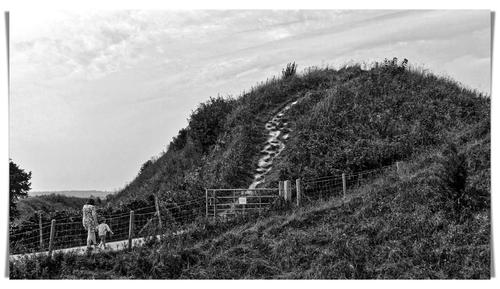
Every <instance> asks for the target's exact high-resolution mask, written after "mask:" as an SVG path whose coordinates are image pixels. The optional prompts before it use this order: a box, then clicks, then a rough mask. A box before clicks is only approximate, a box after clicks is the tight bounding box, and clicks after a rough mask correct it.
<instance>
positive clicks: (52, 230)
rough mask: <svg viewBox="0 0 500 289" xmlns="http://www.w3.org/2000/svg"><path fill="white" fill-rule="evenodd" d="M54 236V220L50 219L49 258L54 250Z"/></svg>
mask: <svg viewBox="0 0 500 289" xmlns="http://www.w3.org/2000/svg"><path fill="white" fill-rule="evenodd" d="M55 234H56V220H54V219H52V222H51V224H50V240H49V256H52V250H53V249H54V235H55Z"/></svg>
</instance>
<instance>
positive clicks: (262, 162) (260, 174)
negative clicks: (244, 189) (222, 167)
mask: <svg viewBox="0 0 500 289" xmlns="http://www.w3.org/2000/svg"><path fill="white" fill-rule="evenodd" d="M297 102H298V100H296V101H294V102H292V103H289V104H287V105H286V106H285V107H284V108H283V109H281V110H280V111H279V112H278V113H277V114H276V115H275V116H274V117H273V118H272V119H271V120H270V121H268V122H266V124H265V126H264V127H265V129H266V130H267V131H268V136H267V140H266V142H265V146H264V149H263V150H261V151H260V152H261V154H262V155H261V157H260V159H259V163H258V165H257V169H256V171H255V174H254V179H253V182H252V183H251V184H250V186H249V187H248V188H249V189H255V188H256V187H257V186H258V185H260V184H262V183H263V182H264V181H265V180H266V179H265V178H266V174H267V173H269V171H271V169H272V168H273V161H274V159H275V158H276V157H277V156H278V155H279V154H280V153H281V152H282V151H283V150H284V149H285V141H286V140H287V139H288V137H289V135H290V132H291V129H290V125H289V123H288V117H287V116H286V113H287V111H288V110H289V109H290V108H291V107H292V106H294V105H295V104H297Z"/></svg>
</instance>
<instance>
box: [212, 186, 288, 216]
mask: <svg viewBox="0 0 500 289" xmlns="http://www.w3.org/2000/svg"><path fill="white" fill-rule="evenodd" d="M278 196H279V191H278V188H260V189H206V192H205V201H206V208H205V213H206V216H207V217H209V218H210V217H212V218H215V217H227V216H235V215H238V214H245V213H249V212H263V211H264V210H267V209H269V207H270V206H271V204H272V203H273V202H274V201H275V200H276V199H277V198H278Z"/></svg>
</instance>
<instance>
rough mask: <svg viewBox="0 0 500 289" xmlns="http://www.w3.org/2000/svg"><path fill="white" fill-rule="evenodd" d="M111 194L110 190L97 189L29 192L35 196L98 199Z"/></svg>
mask: <svg viewBox="0 0 500 289" xmlns="http://www.w3.org/2000/svg"><path fill="white" fill-rule="evenodd" d="M109 194H112V192H106V191H97V190H85V191H83V190H74V191H33V192H29V196H30V197H35V196H47V195H61V196H67V197H77V198H88V197H91V196H93V197H96V198H100V199H104V198H106V196H107V195H109Z"/></svg>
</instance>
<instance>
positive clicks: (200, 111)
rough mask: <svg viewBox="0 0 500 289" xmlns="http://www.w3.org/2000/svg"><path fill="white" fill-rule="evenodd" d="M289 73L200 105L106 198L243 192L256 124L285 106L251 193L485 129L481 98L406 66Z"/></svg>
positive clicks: (261, 140)
mask: <svg viewBox="0 0 500 289" xmlns="http://www.w3.org/2000/svg"><path fill="white" fill-rule="evenodd" d="M295 68H296V67H295V66H289V67H288V68H287V70H284V71H283V76H282V77H281V78H273V79H271V80H267V81H266V82H265V83H262V84H260V85H258V86H257V87H254V88H252V89H251V90H250V92H247V93H243V94H242V95H241V96H240V97H238V98H236V99H232V98H227V99H224V98H221V97H219V98H212V99H210V100H209V101H208V102H206V103H203V104H201V105H200V106H199V107H198V108H197V109H196V110H195V111H194V112H193V113H192V115H191V117H190V120H189V125H188V127H186V128H184V129H181V130H180V131H179V134H178V136H177V137H175V138H174V139H173V140H172V142H171V143H170V144H169V146H168V149H167V151H166V152H165V153H164V154H163V155H162V156H161V157H159V158H158V159H153V160H149V161H147V162H146V163H144V165H143V166H142V168H141V169H140V171H139V173H138V176H137V177H136V178H135V179H134V180H133V181H132V182H131V183H130V184H129V185H127V186H126V187H125V189H123V190H122V191H121V192H119V193H118V194H117V196H116V197H114V198H113V199H112V200H114V201H117V200H126V199H128V198H137V197H139V198H141V197H142V196H145V195H149V194H151V193H156V192H161V193H162V194H164V195H165V194H168V193H167V192H176V193H181V194H182V193H185V194H187V195H193V194H194V195H197V194H202V193H203V192H204V189H205V188H245V187H248V186H249V185H250V184H251V183H252V180H253V178H254V173H255V170H256V168H257V167H258V162H259V159H260V157H261V155H260V152H261V151H262V150H263V149H264V148H265V145H266V144H265V141H266V137H267V130H266V129H265V123H266V122H267V121H270V120H271V118H272V117H273V115H275V114H276V113H277V112H278V111H279V110H280V109H282V108H283V107H285V105H286V104H289V103H291V102H293V101H297V104H296V105H295V106H293V107H292V108H291V109H290V110H289V111H288V112H287V114H288V115H287V116H286V117H287V120H288V124H287V125H289V126H290V128H291V130H292V131H293V133H291V134H290V135H289V138H288V139H287V141H286V143H287V146H286V148H285V149H284V151H283V152H282V153H281V154H280V156H279V157H277V158H276V159H275V160H274V162H275V164H274V166H273V167H272V168H271V169H270V171H269V172H268V173H267V174H266V176H264V179H263V180H262V181H261V182H259V183H260V184H259V186H261V187H265V186H269V185H271V184H276V182H277V181H278V180H279V179H280V178H290V177H291V178H296V177H317V176H322V175H328V174H330V175H331V174H334V173H339V172H342V171H356V170H364V169H370V168H375V167H379V166H383V165H386V164H390V163H393V162H394V161H396V160H402V159H406V158H408V157H410V156H411V155H412V154H413V153H415V152H419V151H422V150H426V149H428V148H430V147H435V146H439V145H441V144H443V143H445V142H446V141H448V140H451V139H452V138H453V136H454V135H456V134H457V132H459V131H461V130H464V129H467V128H468V127H470V126H471V125H478V126H482V127H485V128H484V129H487V130H489V98H487V97H485V96H482V95H479V94H477V93H476V92H474V91H470V90H468V89H465V88H462V87H461V86H459V85H457V84H456V83H455V82H454V81H452V80H449V79H443V78H440V77H436V76H435V75H432V74H429V73H423V72H420V71H418V70H413V69H409V68H408V62H407V61H406V60H405V61H404V62H402V63H401V64H400V63H398V62H397V60H396V59H394V60H392V61H387V60H386V61H385V62H383V63H379V64H376V65H375V66H374V67H373V68H370V69H362V68H361V67H360V66H358V65H353V66H348V67H343V68H341V69H339V70H335V69H330V68H325V69H318V68H310V69H308V70H306V71H305V72H304V73H303V74H301V75H298V74H296V73H295ZM288 118H289V119H288Z"/></svg>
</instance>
